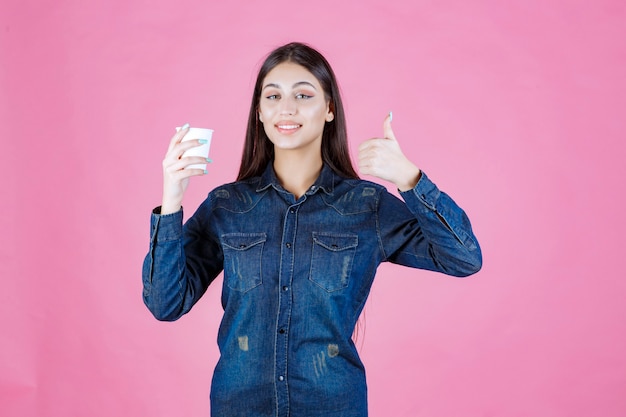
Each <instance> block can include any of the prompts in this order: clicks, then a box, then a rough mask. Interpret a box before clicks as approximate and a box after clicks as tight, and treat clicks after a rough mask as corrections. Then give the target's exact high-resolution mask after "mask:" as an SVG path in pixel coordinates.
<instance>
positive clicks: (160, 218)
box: [150, 206, 183, 242]
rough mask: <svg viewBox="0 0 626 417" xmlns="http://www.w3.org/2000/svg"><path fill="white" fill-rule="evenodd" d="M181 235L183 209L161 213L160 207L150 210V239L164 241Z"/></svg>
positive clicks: (176, 238) (179, 237) (178, 237)
mask: <svg viewBox="0 0 626 417" xmlns="http://www.w3.org/2000/svg"><path fill="white" fill-rule="evenodd" d="M182 237H183V209H182V208H181V209H180V210H178V211H177V212H176V213H170V214H163V215H162V214H161V207H160V206H159V207H157V208H155V209H154V210H152V214H151V215H150V240H151V241H152V242H166V241H169V240H178V239H181V238H182Z"/></svg>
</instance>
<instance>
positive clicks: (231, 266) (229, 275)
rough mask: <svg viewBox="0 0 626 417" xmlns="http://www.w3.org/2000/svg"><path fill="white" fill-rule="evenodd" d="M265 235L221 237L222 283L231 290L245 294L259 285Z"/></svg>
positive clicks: (231, 234) (236, 234) (238, 234)
mask: <svg viewBox="0 0 626 417" xmlns="http://www.w3.org/2000/svg"><path fill="white" fill-rule="evenodd" d="M266 239H267V237H266V235H265V233H229V234H225V235H222V249H223V251H224V283H225V284H226V285H227V286H228V287H229V288H230V289H232V290H235V291H241V292H247V291H250V290H251V289H253V288H254V287H257V286H259V285H261V283H262V282H263V281H262V277H261V257H262V255H263V245H264V244H265V241H266Z"/></svg>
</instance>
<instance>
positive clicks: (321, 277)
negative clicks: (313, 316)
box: [309, 232, 359, 292]
mask: <svg viewBox="0 0 626 417" xmlns="http://www.w3.org/2000/svg"><path fill="white" fill-rule="evenodd" d="M358 243H359V238H358V236H357V235H353V234H345V233H317V232H313V253H312V255H311V273H310V275H309V279H310V280H311V281H312V282H314V283H315V284H316V285H318V286H319V287H321V288H323V289H325V290H326V291H328V292H332V291H337V290H341V289H344V288H346V287H347V286H348V283H349V279H350V273H351V272H352V263H353V261H354V253H355V252H356V248H357V246H358Z"/></svg>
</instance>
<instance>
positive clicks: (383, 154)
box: [359, 113, 421, 191]
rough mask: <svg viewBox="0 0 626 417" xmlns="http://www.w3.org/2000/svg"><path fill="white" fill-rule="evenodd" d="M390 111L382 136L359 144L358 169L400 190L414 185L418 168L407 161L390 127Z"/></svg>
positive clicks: (418, 175) (384, 123) (419, 173)
mask: <svg viewBox="0 0 626 417" xmlns="http://www.w3.org/2000/svg"><path fill="white" fill-rule="evenodd" d="M391 117H392V116H391V113H389V114H388V115H387V117H386V118H385V121H384V122H383V137H382V138H372V139H369V140H366V141H365V142H363V143H362V144H361V145H360V146H359V170H360V171H361V174H364V175H373V176H375V177H378V178H380V179H383V180H385V181H390V182H392V183H394V184H395V185H396V187H397V188H398V189H399V190H400V191H407V190H410V189H412V188H413V187H415V185H416V184H417V180H418V179H419V177H420V175H421V171H420V169H419V168H418V167H417V166H415V164H413V163H412V162H411V161H409V160H408V159H407V158H406V157H405V156H404V154H403V153H402V150H401V149H400V145H399V144H398V141H397V140H396V136H395V135H394V133H393V129H392V128H391Z"/></svg>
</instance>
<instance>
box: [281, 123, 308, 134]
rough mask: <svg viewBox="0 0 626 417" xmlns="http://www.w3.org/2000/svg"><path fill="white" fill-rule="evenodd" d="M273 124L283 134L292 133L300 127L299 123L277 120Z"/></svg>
mask: <svg viewBox="0 0 626 417" xmlns="http://www.w3.org/2000/svg"><path fill="white" fill-rule="evenodd" d="M274 126H276V129H277V130H278V131H279V132H280V133H283V134H290V133H293V132H295V131H297V130H298V129H300V128H301V127H302V125H301V124H298V123H294V122H279V123H276V124H275V125H274Z"/></svg>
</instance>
